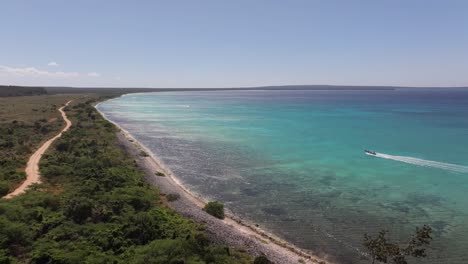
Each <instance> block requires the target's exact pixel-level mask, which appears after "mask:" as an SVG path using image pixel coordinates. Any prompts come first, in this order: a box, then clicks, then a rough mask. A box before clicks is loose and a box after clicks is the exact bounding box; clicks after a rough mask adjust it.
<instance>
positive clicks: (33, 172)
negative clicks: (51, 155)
mask: <svg viewBox="0 0 468 264" xmlns="http://www.w3.org/2000/svg"><path fill="white" fill-rule="evenodd" d="M70 102H71V101H68V102H67V103H66V104H65V105H64V106H62V107H60V109H59V111H60V113H61V114H62V118H63V120H64V121H65V124H66V125H65V127H64V128H63V129H62V131H60V133H58V134H57V135H56V136H55V137H53V138H51V139H49V140H47V141H46V142H45V143H44V144H43V145H42V146H41V147H40V148H39V149H38V150H36V152H34V154H32V156H31V157H30V158H29V161H28V163H27V165H26V180H25V181H24V182H23V183H22V184H21V185H20V186H19V187H18V188H16V190H14V191H13V192H11V193H9V194H7V195H5V196H3V198H5V199H10V198H12V197H15V196H16V195H19V194H22V193H24V192H25V191H26V190H27V189H28V187H29V186H31V184H34V183H40V182H41V179H40V176H41V175H40V173H39V161H40V160H41V157H42V155H43V154H44V153H45V152H46V150H47V149H48V148H49V147H50V145H51V144H52V142H54V141H55V140H56V139H57V138H59V137H60V136H62V133H64V132H65V131H67V130H68V129H69V128H70V126H71V125H72V123H71V121H70V120H69V119H68V118H67V115H66V114H65V112H64V111H63V109H64V108H65V107H67V106H68V104H69V103H70Z"/></svg>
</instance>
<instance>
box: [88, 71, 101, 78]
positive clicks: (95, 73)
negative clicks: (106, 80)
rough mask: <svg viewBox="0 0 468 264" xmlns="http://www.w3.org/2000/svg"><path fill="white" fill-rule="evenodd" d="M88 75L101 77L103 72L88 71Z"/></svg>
mask: <svg viewBox="0 0 468 264" xmlns="http://www.w3.org/2000/svg"><path fill="white" fill-rule="evenodd" d="M88 76H90V77H99V76H101V74H99V73H97V72H90V73H88Z"/></svg>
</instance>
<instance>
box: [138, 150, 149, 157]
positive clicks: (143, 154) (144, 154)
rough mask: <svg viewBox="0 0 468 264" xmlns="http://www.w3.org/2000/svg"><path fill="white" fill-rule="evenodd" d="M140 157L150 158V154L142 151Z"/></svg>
mask: <svg viewBox="0 0 468 264" xmlns="http://www.w3.org/2000/svg"><path fill="white" fill-rule="evenodd" d="M140 156H142V157H149V155H148V153H146V152H145V151H143V150H142V151H140Z"/></svg>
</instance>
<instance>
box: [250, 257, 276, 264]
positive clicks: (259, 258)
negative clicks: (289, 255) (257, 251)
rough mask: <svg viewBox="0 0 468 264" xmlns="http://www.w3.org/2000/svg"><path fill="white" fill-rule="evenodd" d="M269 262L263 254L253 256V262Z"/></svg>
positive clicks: (264, 263)
mask: <svg viewBox="0 0 468 264" xmlns="http://www.w3.org/2000/svg"><path fill="white" fill-rule="evenodd" d="M271 263H273V262H271V261H270V260H269V259H268V258H267V257H266V256H265V255H261V256H258V257H256V258H255V260H254V264H271Z"/></svg>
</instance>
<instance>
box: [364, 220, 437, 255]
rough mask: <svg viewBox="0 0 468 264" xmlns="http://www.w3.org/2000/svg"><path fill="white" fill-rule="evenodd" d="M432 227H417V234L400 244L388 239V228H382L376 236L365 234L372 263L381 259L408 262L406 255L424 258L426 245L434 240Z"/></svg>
mask: <svg viewBox="0 0 468 264" xmlns="http://www.w3.org/2000/svg"><path fill="white" fill-rule="evenodd" d="M431 233H432V229H431V228H430V227H429V226H427V225H424V226H423V227H421V228H416V232H415V234H414V235H413V236H412V237H411V238H410V240H409V241H408V242H407V243H406V244H404V245H400V244H398V243H391V242H389V240H388V239H387V237H386V236H387V234H388V231H387V230H382V231H380V232H379V235H378V236H377V237H376V238H373V237H371V236H369V235H367V234H365V235H364V243H363V244H364V246H365V247H366V249H367V251H368V252H369V255H370V256H371V258H372V263H375V261H379V262H382V263H389V262H392V263H395V264H407V263H408V261H407V260H406V257H414V258H424V257H426V249H425V248H424V247H425V246H428V245H429V244H430V242H431V240H432V237H431Z"/></svg>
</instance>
